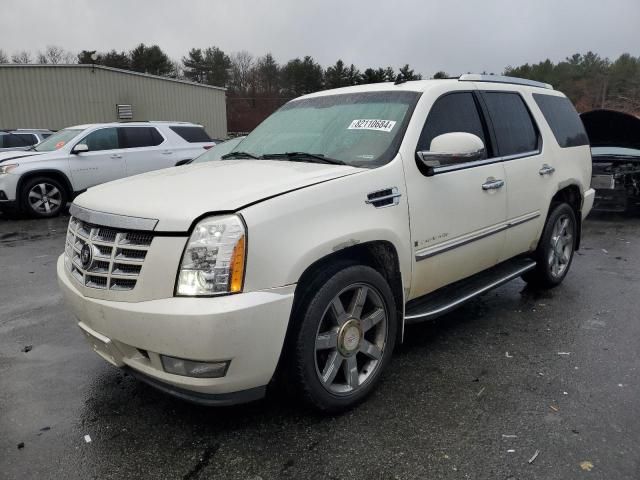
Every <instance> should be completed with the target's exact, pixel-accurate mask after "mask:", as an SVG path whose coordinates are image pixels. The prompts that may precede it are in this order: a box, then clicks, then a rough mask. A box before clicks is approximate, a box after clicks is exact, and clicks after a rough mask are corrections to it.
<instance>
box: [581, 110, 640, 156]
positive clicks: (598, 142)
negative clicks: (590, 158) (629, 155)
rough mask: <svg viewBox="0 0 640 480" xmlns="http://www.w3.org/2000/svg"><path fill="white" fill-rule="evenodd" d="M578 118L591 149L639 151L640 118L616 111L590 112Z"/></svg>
mask: <svg viewBox="0 0 640 480" xmlns="http://www.w3.org/2000/svg"><path fill="white" fill-rule="evenodd" d="M580 118H581V119H582V123H583V124H584V128H585V130H586V131H587V135H588V137H589V141H590V142H591V146H592V147H622V148H634V149H640V118H638V117H636V116H634V115H630V114H628V113H624V112H618V111H616V110H591V111H590V112H584V113H583V114H581V115H580Z"/></svg>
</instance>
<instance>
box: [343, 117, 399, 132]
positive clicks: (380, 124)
mask: <svg viewBox="0 0 640 480" xmlns="http://www.w3.org/2000/svg"><path fill="white" fill-rule="evenodd" d="M395 124H396V122H395V121H394V120H375V119H361V120H354V121H353V122H351V125H349V126H348V127H347V130H376V131H378V132H390V131H391V130H392V129H393V127H394V126H395Z"/></svg>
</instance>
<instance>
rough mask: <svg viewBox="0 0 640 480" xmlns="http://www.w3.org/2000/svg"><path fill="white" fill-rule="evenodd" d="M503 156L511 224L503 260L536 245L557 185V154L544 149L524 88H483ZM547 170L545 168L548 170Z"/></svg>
mask: <svg viewBox="0 0 640 480" xmlns="http://www.w3.org/2000/svg"><path fill="white" fill-rule="evenodd" d="M481 97H482V99H483V101H484V106H485V108H486V111H487V113H488V117H489V119H490V124H491V126H492V129H493V132H494V135H495V139H496V148H497V151H498V155H500V157H502V159H503V162H504V169H505V175H506V185H505V191H506V195H507V223H506V226H505V227H506V238H505V244H504V248H503V249H502V250H501V252H500V261H502V260H507V259H509V258H511V257H514V256H516V255H518V254H520V253H523V252H527V251H529V250H531V249H532V248H535V243H536V241H537V238H538V232H539V231H540V230H541V226H542V224H543V223H544V221H545V217H546V213H547V209H548V207H549V199H550V198H551V195H552V194H550V192H551V190H552V189H554V188H555V183H554V181H555V180H554V179H553V168H554V167H553V165H554V159H553V157H552V156H551V155H549V154H546V152H544V151H543V145H542V137H541V135H540V131H539V129H538V126H537V123H536V122H535V120H534V118H533V116H532V114H531V112H530V110H529V107H528V106H527V103H526V102H525V100H524V98H523V96H522V94H521V93H519V92H517V91H513V90H507V89H505V90H496V91H493V90H492V91H483V92H482V93H481ZM545 172H546V173H545Z"/></svg>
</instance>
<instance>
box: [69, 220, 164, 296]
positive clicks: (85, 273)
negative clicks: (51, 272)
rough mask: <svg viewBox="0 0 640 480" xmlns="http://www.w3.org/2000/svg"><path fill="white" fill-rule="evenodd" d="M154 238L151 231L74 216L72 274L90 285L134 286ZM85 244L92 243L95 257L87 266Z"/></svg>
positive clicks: (120, 288)
mask: <svg viewBox="0 0 640 480" xmlns="http://www.w3.org/2000/svg"><path fill="white" fill-rule="evenodd" d="M152 241H153V234H151V233H147V232H125V231H120V230H117V229H114V228H111V227H101V226H99V225H92V224H89V223H86V222H83V221H81V220H78V219H77V218H74V217H71V220H69V228H68V230H67V241H66V246H65V265H66V268H67V270H68V271H69V272H70V273H71V276H72V277H73V278H75V279H76V280H77V281H78V282H79V283H81V284H82V285H85V286H87V287H91V288H98V289H108V290H118V291H123V290H133V289H134V288H135V286H136V283H137V280H138V277H139V275H140V273H141V271H142V266H143V264H144V260H145V258H146V256H147V251H148V250H149V247H150V246H151V242H152ZM85 245H89V248H91V252H92V261H91V263H90V264H89V265H87V266H83V265H82V260H81V252H82V249H83V248H84V246H85Z"/></svg>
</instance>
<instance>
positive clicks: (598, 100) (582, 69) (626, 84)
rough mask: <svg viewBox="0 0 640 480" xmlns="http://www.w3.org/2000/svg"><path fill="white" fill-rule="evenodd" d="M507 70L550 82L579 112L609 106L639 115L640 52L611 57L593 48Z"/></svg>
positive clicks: (510, 73) (514, 73)
mask: <svg viewBox="0 0 640 480" xmlns="http://www.w3.org/2000/svg"><path fill="white" fill-rule="evenodd" d="M504 74H505V75H511V76H514V77H522V78H528V79H531V80H538V81H541V82H546V83H550V84H551V85H553V87H554V88H555V89H557V90H560V91H561V92H563V93H565V94H566V95H567V96H568V97H569V98H570V99H571V100H572V101H573V103H574V104H575V106H576V108H577V109H578V111H580V112H585V111H589V110H593V109H596V108H606V109H611V110H620V111H624V112H628V113H632V114H635V115H640V56H638V57H634V56H632V55H630V54H628V53H625V54H622V55H620V56H619V57H618V58H617V59H615V60H613V61H612V60H609V59H608V58H603V57H601V56H600V55H598V54H596V53H593V52H587V53H585V54H579V53H576V54H574V55H572V56H570V57H567V58H566V59H565V60H563V61H561V62H558V63H554V62H552V61H551V60H545V61H543V62H539V63H536V64H531V65H530V64H528V63H525V64H524V65H520V66H518V67H512V66H510V67H507V68H506V69H505V73H504Z"/></svg>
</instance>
